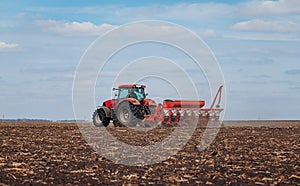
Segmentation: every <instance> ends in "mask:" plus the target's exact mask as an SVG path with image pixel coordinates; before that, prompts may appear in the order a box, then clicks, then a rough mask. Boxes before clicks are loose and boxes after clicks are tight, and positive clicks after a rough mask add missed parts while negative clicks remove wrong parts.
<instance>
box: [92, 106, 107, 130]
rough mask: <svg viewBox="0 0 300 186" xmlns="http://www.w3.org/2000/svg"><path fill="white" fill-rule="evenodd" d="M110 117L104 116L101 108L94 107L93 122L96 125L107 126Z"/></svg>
mask: <svg viewBox="0 0 300 186" xmlns="http://www.w3.org/2000/svg"><path fill="white" fill-rule="evenodd" d="M109 121H110V119H109V118H108V117H106V115H105V112H104V110H103V109H96V110H95V112H94V113H93V123H94V125H95V126H96V127H103V126H104V127H107V126H108V125H109Z"/></svg>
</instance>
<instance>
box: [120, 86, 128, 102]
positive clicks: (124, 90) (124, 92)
mask: <svg viewBox="0 0 300 186" xmlns="http://www.w3.org/2000/svg"><path fill="white" fill-rule="evenodd" d="M127 97H128V89H127V88H122V89H120V90H119V96H118V98H119V100H120V99H123V98H127Z"/></svg>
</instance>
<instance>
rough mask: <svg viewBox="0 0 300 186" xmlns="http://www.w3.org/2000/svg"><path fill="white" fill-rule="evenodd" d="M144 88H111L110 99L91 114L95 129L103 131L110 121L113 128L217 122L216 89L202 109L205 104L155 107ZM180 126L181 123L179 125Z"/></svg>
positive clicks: (165, 103) (169, 103)
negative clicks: (185, 122) (205, 106)
mask: <svg viewBox="0 0 300 186" xmlns="http://www.w3.org/2000/svg"><path fill="white" fill-rule="evenodd" d="M145 88H146V86H145V85H140V84H123V85H119V86H118V88H113V91H116V92H115V97H114V99H111V100H107V101H104V102H103V104H102V106H98V107H97V108H96V110H95V111H94V113H93V123H94V125H95V126H104V127H107V126H108V125H109V123H110V122H111V121H113V124H114V126H133V127H134V126H137V124H142V126H146V125H145V123H149V122H150V123H162V124H164V125H170V126H171V125H172V124H174V123H175V124H179V123H180V119H183V120H186V121H188V120H189V119H191V118H192V119H194V118H195V117H198V121H203V120H204V121H207V120H216V121H218V120H219V117H220V113H221V112H222V111H223V109H222V108H220V103H221V94H222V88H223V86H220V87H219V89H218V91H217V93H216V95H215V97H214V99H213V102H212V104H211V106H210V107H209V108H203V106H204V105H205V101H199V100H170V99H166V100H164V101H163V103H162V104H161V103H158V104H156V102H155V101H154V100H152V99H149V98H147V95H148V94H147V93H145ZM181 123H182V122H181Z"/></svg>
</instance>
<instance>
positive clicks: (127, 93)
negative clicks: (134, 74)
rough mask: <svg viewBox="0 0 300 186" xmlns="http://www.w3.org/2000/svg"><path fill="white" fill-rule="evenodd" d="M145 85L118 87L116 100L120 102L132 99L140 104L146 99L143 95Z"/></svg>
mask: <svg viewBox="0 0 300 186" xmlns="http://www.w3.org/2000/svg"><path fill="white" fill-rule="evenodd" d="M145 88H146V86H145V85H139V84H126V85H120V86H119V87H118V88H117V89H113V90H117V91H118V92H117V94H116V97H117V100H118V102H120V101H121V100H123V99H125V98H134V99H136V100H138V101H139V102H142V101H143V100H144V99H145V98H146V94H145Z"/></svg>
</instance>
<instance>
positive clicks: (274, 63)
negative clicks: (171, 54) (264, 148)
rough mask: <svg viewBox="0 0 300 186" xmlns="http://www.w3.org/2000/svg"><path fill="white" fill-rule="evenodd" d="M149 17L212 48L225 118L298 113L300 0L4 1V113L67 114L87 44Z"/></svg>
mask: <svg viewBox="0 0 300 186" xmlns="http://www.w3.org/2000/svg"><path fill="white" fill-rule="evenodd" d="M153 19H154V20H163V21H170V22H173V23H176V24H180V25H182V26H184V27H186V28H188V29H190V30H192V31H193V32H195V33H197V34H198V35H199V36H200V37H202V38H203V40H204V41H205V42H206V43H207V44H208V46H209V47H210V48H211V49H212V51H213V52H214V54H215V55H216V57H217V59H218V61H219V63H220V66H221V68H222V70H223V73H224V77H225V81H226V87H227V111H226V115H225V118H226V119H300V116H299V110H300V94H299V93H300V62H299V59H300V21H299V20H300V1H299V0H278V1H259V0H255V1H241V0H240V1H239V0H235V1H225V0H221V1H184V2H182V1H171V0H168V1H163V2H160V1H129V2H127V1H126V2H125V1H96V0H94V1H79V0H75V1H66V0H52V1H38V0H36V1H34V0H29V1H14V0H11V1H9V0H3V1H1V2H0V65H1V68H0V92H1V97H0V103H1V104H0V114H1V116H2V115H4V116H5V117H6V118H23V117H27V118H47V119H72V118H73V117H74V116H73V111H72V83H73V78H74V74H75V69H76V66H77V64H78V63H79V61H80V58H81V56H82V55H83V54H84V52H85V50H86V49H87V47H88V46H89V45H90V44H91V43H92V42H93V41H94V40H95V39H96V38H97V37H98V36H100V35H101V34H103V33H105V32H107V31H108V30H110V29H113V28H116V27H118V26H120V25H123V24H126V23H130V22H133V21H141V20H153ZM102 96H103V97H104V98H103V99H107V98H108V97H107V95H106V94H105V95H99V97H98V98H97V99H98V100H99V99H100V100H102ZM87 117H88V116H87Z"/></svg>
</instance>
